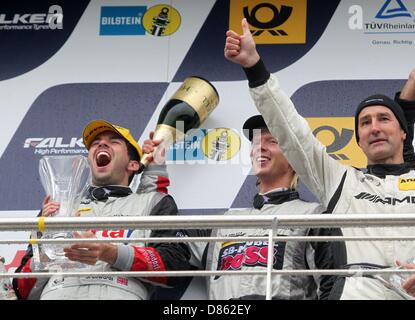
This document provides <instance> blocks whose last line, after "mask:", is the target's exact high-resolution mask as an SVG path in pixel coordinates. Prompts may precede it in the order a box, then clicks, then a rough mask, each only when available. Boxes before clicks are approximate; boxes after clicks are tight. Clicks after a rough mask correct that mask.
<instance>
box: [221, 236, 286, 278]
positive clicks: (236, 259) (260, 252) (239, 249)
mask: <svg viewBox="0 0 415 320" xmlns="http://www.w3.org/2000/svg"><path fill="white" fill-rule="evenodd" d="M285 244H286V242H276V243H275V244H274V252H273V256H274V259H273V268H274V269H282V266H283V263H284V251H285ZM267 259H268V241H263V240H254V241H245V242H225V243H223V244H222V246H221V249H220V252H219V260H218V265H217V270H222V271H225V270H241V269H243V268H249V267H264V268H266V266H267ZM217 278H219V277H215V279H217Z"/></svg>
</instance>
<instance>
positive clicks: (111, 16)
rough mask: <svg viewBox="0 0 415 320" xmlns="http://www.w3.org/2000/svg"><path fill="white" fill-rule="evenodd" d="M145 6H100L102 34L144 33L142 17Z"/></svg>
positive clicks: (100, 32)
mask: <svg viewBox="0 0 415 320" xmlns="http://www.w3.org/2000/svg"><path fill="white" fill-rule="evenodd" d="M146 10H147V7H146V6H124V7H101V27H100V30H99V34H100V35H102V36H116V35H144V34H145V30H144V28H143V25H142V18H143V15H144V13H145V12H146Z"/></svg>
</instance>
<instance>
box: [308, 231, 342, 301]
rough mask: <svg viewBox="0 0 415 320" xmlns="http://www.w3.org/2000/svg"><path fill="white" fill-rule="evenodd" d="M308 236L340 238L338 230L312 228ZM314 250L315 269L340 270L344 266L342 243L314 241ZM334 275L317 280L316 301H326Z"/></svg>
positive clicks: (323, 276) (332, 284) (335, 277)
mask: <svg viewBox="0 0 415 320" xmlns="http://www.w3.org/2000/svg"><path fill="white" fill-rule="evenodd" d="M309 235H310V236H342V235H343V234H342V232H341V230H340V229H339V228H314V229H311V230H310V232H309ZM311 246H312V247H313V249H314V264H315V266H316V268H317V269H324V270H327V269H340V268H342V267H343V266H344V265H345V264H346V259H347V255H346V247H345V245H344V242H337V241H323V242H321V241H315V242H312V243H311ZM337 280H338V277H337V276H336V275H322V276H320V277H319V280H318V299H319V300H328V299H329V297H330V294H331V292H332V289H333V286H334V284H335V282H336V281H337Z"/></svg>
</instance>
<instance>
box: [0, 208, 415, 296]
mask: <svg viewBox="0 0 415 320" xmlns="http://www.w3.org/2000/svg"><path fill="white" fill-rule="evenodd" d="M386 226H388V227H408V226H415V214H347V215H345V214H313V215H291V214H289V215H288V214H286V215H273V216H270V215H224V216H218V215H208V216H146V217H66V218H61V217H49V218H42V217H41V218H0V231H36V230H40V231H45V230H47V231H54V230H55V231H57V230H60V231H62V230H90V229H108V228H129V229H138V230H139V229H145V230H147V229H157V230H160V229H215V228H228V229H241V228H263V229H268V230H269V234H268V236H267V237H264V236H258V237H184V238H117V239H100V238H98V239H95V238H94V239H91V238H88V239H47V240H46V239H44V240H43V239H39V240H37V242H38V243H60V244H63V243H76V242H84V243H85V242H111V243H126V242H145V241H151V242H192V241H197V242H212V241H230V240H257V239H260V240H268V252H272V248H273V247H274V243H275V241H407V240H415V236H354V237H351V236H349V237H344V236H276V235H275V233H276V230H277V228H292V227H304V228H310V227H312V228H320V227H322V228H336V227H337V228H340V227H342V228H350V227H353V228H364V227H386ZM28 242H29V241H28V240H20V239H17V240H0V244H17V243H19V244H23V243H28ZM272 259H273V255H268V263H267V269H266V271H257V270H253V271H207V270H203V271H202V270H196V271H195V270H192V271H162V272H161V271H160V272H157V271H128V272H126V271H114V272H53V273H45V272H33V273H15V274H13V277H15V278H26V277H30V278H33V277H39V278H45V277H51V276H85V275H91V276H115V275H118V276H134V277H158V276H160V277H166V276H167V277H183V276H216V275H227V276H232V275H241V274H244V275H247V274H249V275H265V276H266V279H267V282H266V299H271V297H272V290H271V283H272V281H271V280H272V276H273V275H297V276H300V275H301V276H304V275H341V276H351V275H354V274H356V273H359V275H362V276H366V275H379V274H415V269H413V270H406V269H399V270H398V269H387V270H385V269H376V270H353V269H335V270H320V269H315V270H273V263H272V262H273V261H272ZM2 277H10V273H0V278H2Z"/></svg>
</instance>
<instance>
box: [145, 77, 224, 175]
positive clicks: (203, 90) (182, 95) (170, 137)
mask: <svg viewBox="0 0 415 320" xmlns="http://www.w3.org/2000/svg"><path fill="white" fill-rule="evenodd" d="M218 103H219V94H218V92H217V91H216V89H215V87H214V86H213V85H212V84H211V83H210V82H209V81H207V80H206V79H203V78H200V77H194V76H193V77H188V78H186V79H185V81H184V82H183V83H182V85H181V86H180V87H179V89H177V91H176V92H175V93H174V95H173V96H172V97H171V98H170V99H169V101H167V103H166V104H165V105H164V107H163V109H162V110H161V112H160V115H159V119H158V122H157V127H156V130H155V132H154V137H153V139H155V140H163V148H164V147H166V148H167V147H168V146H169V145H170V144H172V143H174V142H176V141H177V140H179V139H182V138H183V137H184V135H185V134H186V133H187V132H188V131H189V130H190V129H195V128H198V127H199V126H200V125H201V124H202V123H203V122H204V121H205V120H206V118H207V117H208V116H209V114H210V113H211V112H212V111H213V110H214V109H215V108H216V106H217V105H218ZM159 148H160V147H157V148H156V150H155V151H154V152H153V154H156V153H157V152H158V149H159ZM148 164H149V161H148V158H147V156H146V155H145V154H144V155H143V157H142V159H141V165H140V170H139V172H142V171H143V170H144V168H145V167H146V166H147V165H148Z"/></svg>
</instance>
